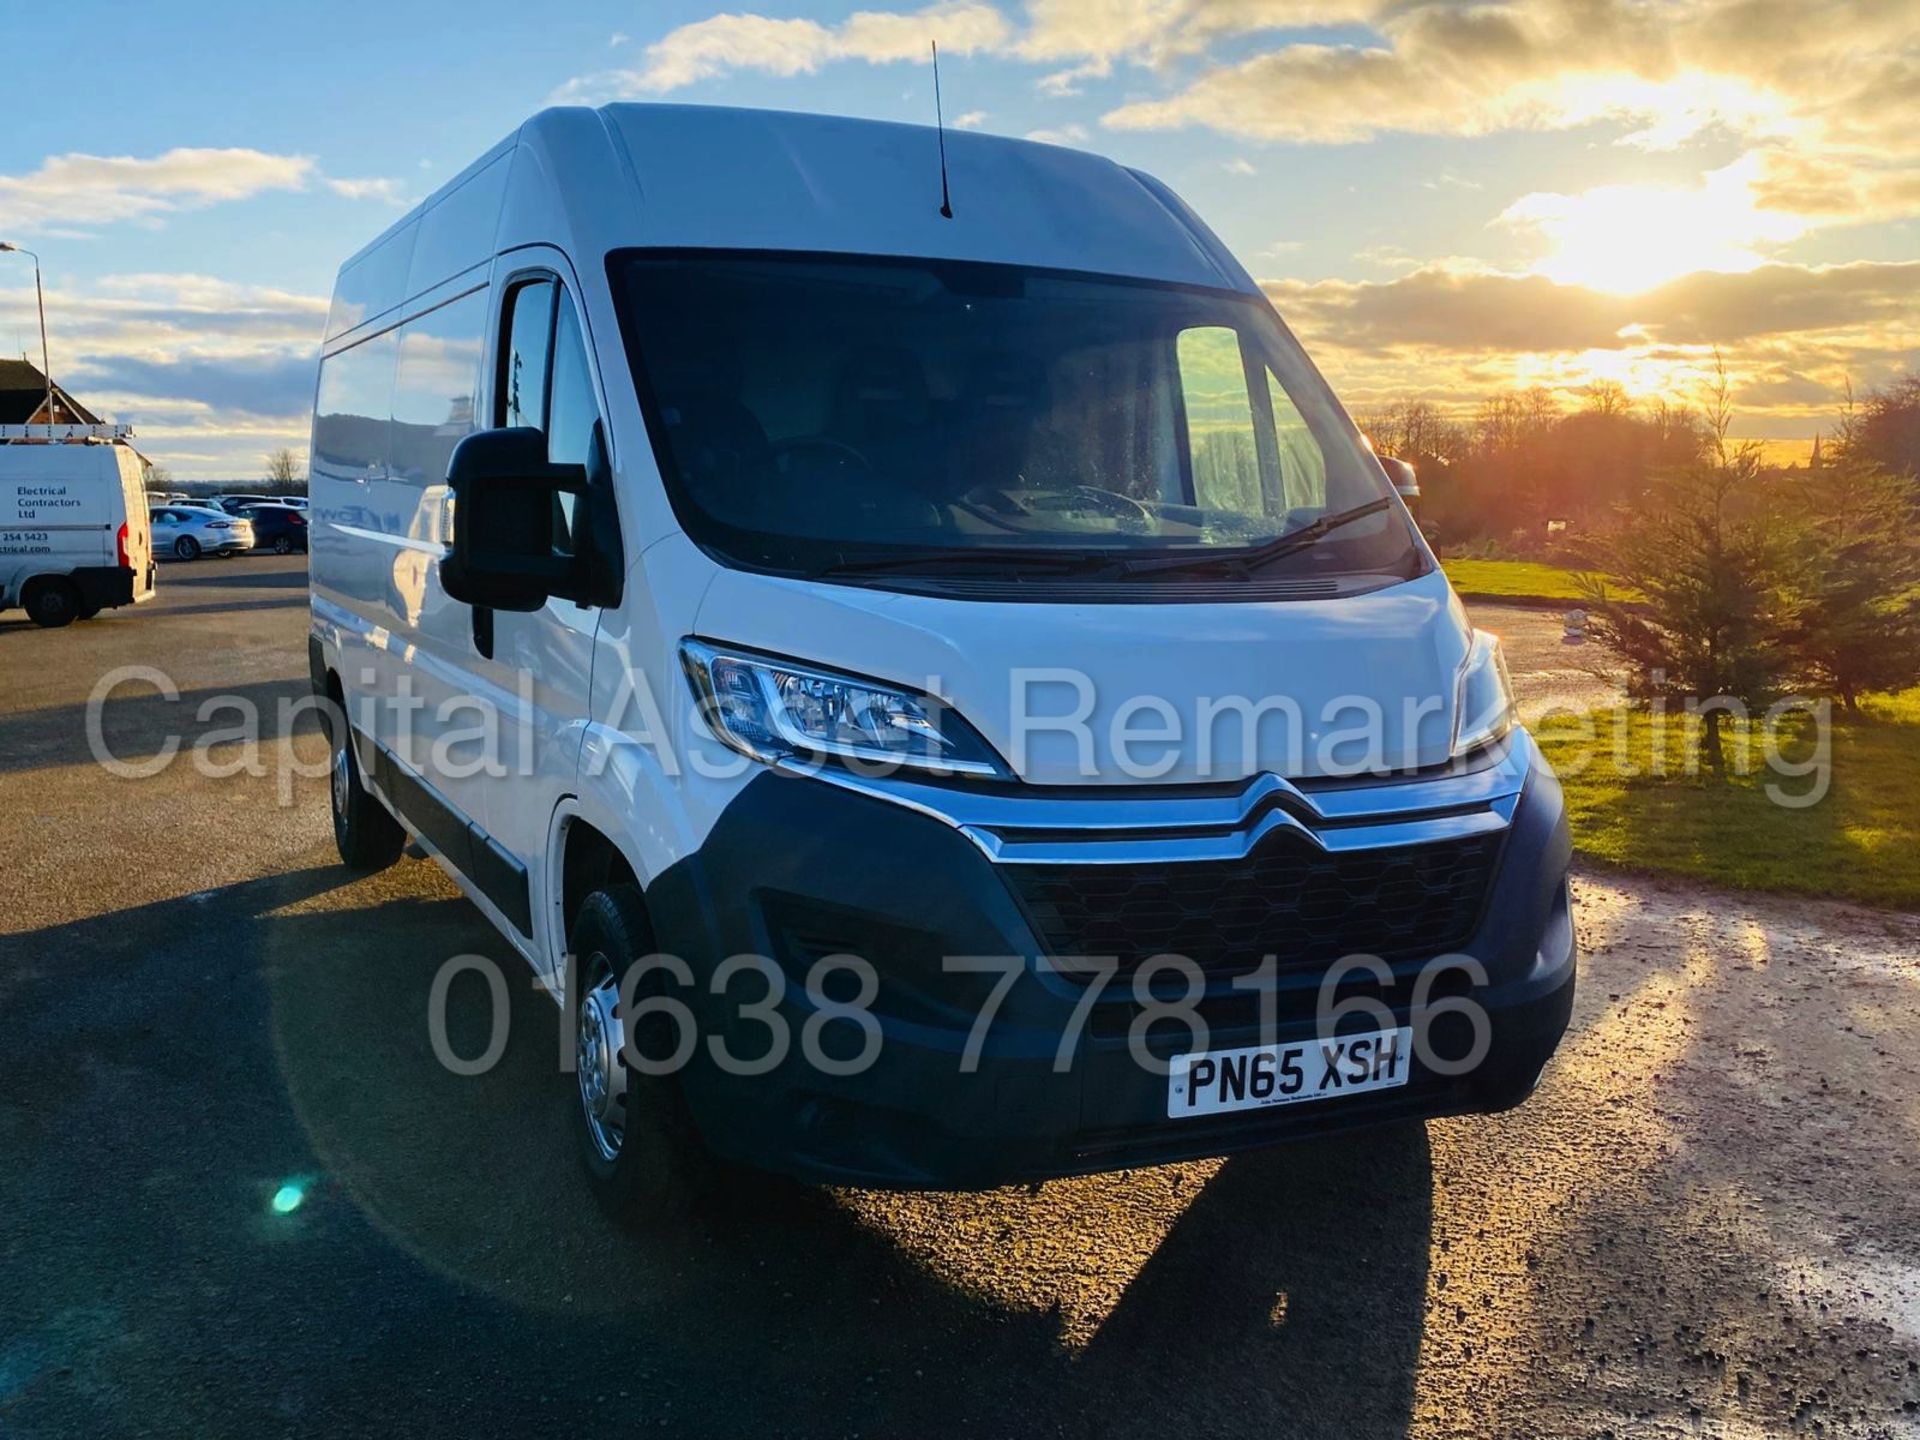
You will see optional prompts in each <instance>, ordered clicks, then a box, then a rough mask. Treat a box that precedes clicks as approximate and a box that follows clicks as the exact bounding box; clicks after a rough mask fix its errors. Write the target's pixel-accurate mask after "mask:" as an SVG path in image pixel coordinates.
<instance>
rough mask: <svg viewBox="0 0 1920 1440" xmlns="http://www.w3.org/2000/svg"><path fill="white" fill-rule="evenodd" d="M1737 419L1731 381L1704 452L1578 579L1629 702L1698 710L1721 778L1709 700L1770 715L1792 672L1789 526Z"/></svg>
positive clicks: (1596, 549) (1640, 508) (1675, 474)
mask: <svg viewBox="0 0 1920 1440" xmlns="http://www.w3.org/2000/svg"><path fill="white" fill-rule="evenodd" d="M1730 418H1731V410H1730V408H1729V406H1728V403H1727V383H1726V378H1725V376H1724V374H1723V375H1722V377H1721V381H1720V390H1719V394H1718V397H1717V403H1716V405H1715V408H1714V413H1713V415H1712V417H1711V443H1710V445H1709V446H1708V448H1707V452H1706V454H1705V455H1704V456H1703V457H1702V458H1701V459H1700V460H1698V461H1696V462H1694V463H1692V464H1689V465H1685V466H1682V467H1679V468H1677V469H1673V470H1669V471H1665V472H1662V473H1661V474H1659V475H1658V476H1656V477H1655V481H1654V484H1653V485H1652V487H1651V488H1650V489H1649V491H1648V492H1647V494H1646V495H1645V497H1643V499H1642V500H1641V501H1640V502H1639V503H1637V504H1636V505H1635V506H1634V507H1633V508H1632V509H1631V510H1628V511H1625V512H1623V513H1622V514H1621V516H1620V519H1619V523H1618V524H1617V525H1616V527H1615V528H1614V529H1613V530H1612V531H1611V533H1609V534H1607V535H1606V536H1604V537H1602V538H1601V539H1599V540H1598V541H1596V542H1594V544H1592V545H1591V546H1590V547H1589V549H1590V552H1591V559H1592V561H1593V564H1594V567H1595V569H1596V570H1597V571H1598V572H1600V573H1599V574H1589V575H1585V576H1583V577H1582V579H1581V583H1582V587H1583V589H1584V590H1585V592H1586V596H1587V600H1588V605H1589V612H1590V618H1589V633H1590V634H1591V635H1592V636H1593V637H1594V638H1595V639H1596V640H1598V641H1599V642H1600V644H1602V645H1603V646H1605V647H1606V648H1607V649H1609V650H1611V651H1612V652H1613V653H1614V654H1615V655H1616V656H1618V657H1619V658H1620V659H1621V660H1622V661H1623V662H1625V664H1626V667H1627V680H1628V684H1627V688H1628V693H1629V694H1630V695H1631V696H1633V697H1634V698H1636V699H1667V700H1678V701H1681V702H1683V703H1687V704H1690V705H1699V706H1700V708H1701V720H1702V726H1701V740H1700V744H1701V750H1702V752H1703V754H1704V755H1705V757H1706V760H1707V763H1708V765H1709V766H1710V767H1711V768H1712V770H1713V771H1714V772H1715V773H1716V774H1718V773H1720V772H1722V771H1723V770H1724V768H1725V760H1724V756H1723V752H1722V748H1721V738H1720V737H1721V722H1722V711H1721V709H1720V708H1719V707H1718V706H1716V705H1713V704H1706V703H1704V702H1708V701H1733V702H1736V703H1737V704H1738V705H1739V706H1741V707H1743V708H1744V709H1746V710H1747V711H1749V712H1752V711H1755V710H1759V709H1764V708H1765V707H1766V706H1767V705H1769V704H1771V703H1772V702H1773V700H1774V699H1775V698H1777V697H1778V695H1779V694H1780V692H1781V689H1782V686H1783V684H1784V682H1785V681H1786V679H1787V678H1788V676H1789V674H1790V672H1791V670H1792V667H1793V664H1794V656H1793V653H1792V651H1791V649H1790V648H1789V645H1788V636H1789V633H1790V631H1791V629H1792V626H1793V598H1792V591H1791V587H1790V584H1789V582H1790V579H1791V575H1792V565H1793V547H1792V543H1791V536H1790V533H1789V527H1788V526H1787V525H1786V524H1784V523H1783V517H1782V515H1781V513H1780V511H1779V509H1778V508H1777V506H1776V505H1775V504H1774V503H1773V498H1774V497H1773V496H1772V495H1771V494H1770V492H1769V487H1768V486H1767V484H1766V482H1765V477H1764V475H1763V473H1762V470H1761V465H1760V452H1759V449H1758V447H1757V446H1751V445H1748V446H1735V445H1732V444H1730V443H1729V441H1728V438H1727V429H1728V424H1729V421H1730ZM1610 581H1617V582H1618V584H1619V587H1620V589H1619V590H1616V589H1613V588H1610V584H1609V582H1610ZM1622 591H1637V592H1638V593H1639V596H1640V597H1641V598H1640V599H1639V600H1637V601H1635V600H1627V599H1624V598H1622V593H1621V592H1622Z"/></svg>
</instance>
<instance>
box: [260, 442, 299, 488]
mask: <svg viewBox="0 0 1920 1440" xmlns="http://www.w3.org/2000/svg"><path fill="white" fill-rule="evenodd" d="M302 478H303V477H302V476H301V474H300V460H299V457H297V456H296V455H295V454H294V453H293V451H291V450H289V449H287V448H286V447H285V446H282V447H281V448H280V449H278V450H272V451H269V452H268V453H267V484H269V485H272V486H275V487H277V488H276V490H275V492H274V493H275V494H279V493H281V492H283V491H285V490H288V489H290V488H291V487H293V486H295V485H298V484H299V483H300V482H301V480H302Z"/></svg>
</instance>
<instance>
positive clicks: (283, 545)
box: [273, 535, 293, 555]
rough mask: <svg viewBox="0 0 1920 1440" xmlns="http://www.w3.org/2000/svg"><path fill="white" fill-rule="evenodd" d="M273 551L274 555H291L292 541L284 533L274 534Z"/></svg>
mask: <svg viewBox="0 0 1920 1440" xmlns="http://www.w3.org/2000/svg"><path fill="white" fill-rule="evenodd" d="M273 553H274V554H276V555H291V554H292V553H293V541H292V540H290V539H288V538H287V537H286V536H285V535H276V536H274V537H273Z"/></svg>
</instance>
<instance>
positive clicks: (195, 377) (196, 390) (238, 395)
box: [70, 350, 318, 417]
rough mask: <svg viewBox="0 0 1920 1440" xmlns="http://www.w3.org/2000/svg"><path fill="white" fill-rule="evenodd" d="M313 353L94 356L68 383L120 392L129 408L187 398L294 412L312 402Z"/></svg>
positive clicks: (248, 409) (215, 406) (233, 407)
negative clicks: (156, 357) (221, 356)
mask: <svg viewBox="0 0 1920 1440" xmlns="http://www.w3.org/2000/svg"><path fill="white" fill-rule="evenodd" d="M317 354H318V351H317V350H316V351H315V352H314V354H310V355H266V356H249V357H246V358H243V359H227V360H218V359H181V360H166V361H162V360H141V359H136V358H134V357H132V356H96V357H94V358H92V359H90V360H87V361H84V362H83V363H82V364H81V365H80V367H79V368H78V369H77V371H76V372H75V376H74V379H73V380H72V381H71V382H70V383H73V384H75V385H76V386H79V385H84V386H85V388H86V389H88V390H89V391H93V392H99V393H109V394H113V395H115V396H118V397H120V398H121V399H122V400H123V402H124V404H125V406H126V407H127V408H138V407H139V406H141V405H142V404H143V403H154V402H167V401H190V402H193V403H194V404H195V405H198V406H203V407H205V408H206V409H207V410H211V411H222V412H235V411H237V412H240V413H242V414H246V415H257V416H270V417H279V416H297V415H301V414H302V413H303V412H304V411H305V410H307V409H308V408H309V407H311V406H312V404H313V383H314V374H315V369H314V366H315V357H316V356H317ZM162 408H163V409H164V408H169V407H166V406H165V405H164V404H163V405H162Z"/></svg>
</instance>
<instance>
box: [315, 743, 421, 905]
mask: <svg viewBox="0 0 1920 1440" xmlns="http://www.w3.org/2000/svg"><path fill="white" fill-rule="evenodd" d="M327 729H328V732H329V736H328V738H329V739H330V740H331V741H332V744H333V757H332V758H333V763H332V764H331V765H330V766H329V767H328V768H329V772H330V781H329V784H328V790H329V791H330V792H331V795H332V799H333V843H334V846H335V848H336V849H338V850H339V852H340V860H341V862H342V863H343V864H344V865H345V866H346V867H347V868H348V869H349V870H384V869H386V868H387V867H388V866H389V865H391V864H393V862H394V861H396V860H398V859H399V858H400V852H401V850H402V849H404V848H405V846H406V843H407V832H406V831H405V830H404V829H402V828H401V825H400V822H399V821H398V820H395V819H394V818H393V816H392V815H391V814H389V813H388V811H387V807H386V806H384V805H382V804H381V803H380V802H379V800H377V799H375V798H374V796H373V794H372V793H371V792H370V791H369V790H368V789H367V787H366V786H365V785H363V784H361V783H360V760H359V757H358V756H356V755H355V754H354V748H353V739H352V727H351V726H350V725H348V724H347V717H346V713H345V710H344V707H343V708H342V709H340V710H337V711H335V713H334V714H333V715H332V716H330V717H329V719H328V724H327Z"/></svg>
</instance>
